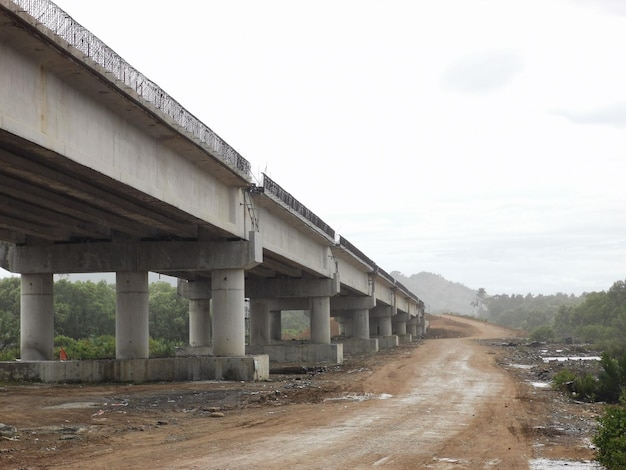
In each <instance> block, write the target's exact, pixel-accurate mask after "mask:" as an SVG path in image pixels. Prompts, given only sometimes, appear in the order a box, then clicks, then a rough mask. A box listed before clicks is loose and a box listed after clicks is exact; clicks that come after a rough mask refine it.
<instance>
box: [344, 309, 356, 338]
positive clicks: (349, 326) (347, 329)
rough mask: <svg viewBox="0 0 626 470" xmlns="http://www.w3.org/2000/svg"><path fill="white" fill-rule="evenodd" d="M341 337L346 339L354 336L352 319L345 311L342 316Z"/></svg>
mask: <svg viewBox="0 0 626 470" xmlns="http://www.w3.org/2000/svg"><path fill="white" fill-rule="evenodd" d="M343 335H344V336H345V337H346V338H352V337H353V336H354V318H353V317H352V315H350V314H349V312H347V311H346V313H345V314H344V316H343Z"/></svg>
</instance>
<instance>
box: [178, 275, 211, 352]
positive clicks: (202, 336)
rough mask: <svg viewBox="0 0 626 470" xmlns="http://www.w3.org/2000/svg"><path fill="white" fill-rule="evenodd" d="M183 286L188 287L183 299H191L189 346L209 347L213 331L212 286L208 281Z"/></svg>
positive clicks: (188, 283)
mask: <svg viewBox="0 0 626 470" xmlns="http://www.w3.org/2000/svg"><path fill="white" fill-rule="evenodd" d="M182 285H185V286H187V288H186V290H185V292H184V293H183V297H186V298H187V299H189V346H191V347H209V346H211V331H212V327H211V321H212V320H211V284H210V282H208V281H196V282H187V283H185V284H182ZM179 286H180V283H179ZM179 290H180V288H179Z"/></svg>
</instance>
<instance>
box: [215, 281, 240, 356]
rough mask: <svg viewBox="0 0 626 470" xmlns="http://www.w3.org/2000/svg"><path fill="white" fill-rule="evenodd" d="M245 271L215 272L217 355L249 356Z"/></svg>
mask: <svg viewBox="0 0 626 470" xmlns="http://www.w3.org/2000/svg"><path fill="white" fill-rule="evenodd" d="M244 283H245V281H244V270H243V269H216V270H213V271H212V272H211V291H212V292H211V297H212V299H213V354H214V355H215V356H245V355H246V318H245V297H244V286H245V284H244Z"/></svg>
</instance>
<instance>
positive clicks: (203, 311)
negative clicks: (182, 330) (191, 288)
mask: <svg viewBox="0 0 626 470" xmlns="http://www.w3.org/2000/svg"><path fill="white" fill-rule="evenodd" d="M210 345H211V299H189V346H210Z"/></svg>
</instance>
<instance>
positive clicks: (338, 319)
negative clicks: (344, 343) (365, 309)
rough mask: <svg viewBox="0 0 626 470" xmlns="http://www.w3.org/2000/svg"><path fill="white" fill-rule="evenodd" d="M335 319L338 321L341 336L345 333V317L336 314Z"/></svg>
mask: <svg viewBox="0 0 626 470" xmlns="http://www.w3.org/2000/svg"><path fill="white" fill-rule="evenodd" d="M335 321H336V322H337V329H338V330H339V331H338V333H339V336H341V335H344V334H345V329H346V327H345V325H344V320H343V317H339V316H335Z"/></svg>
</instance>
